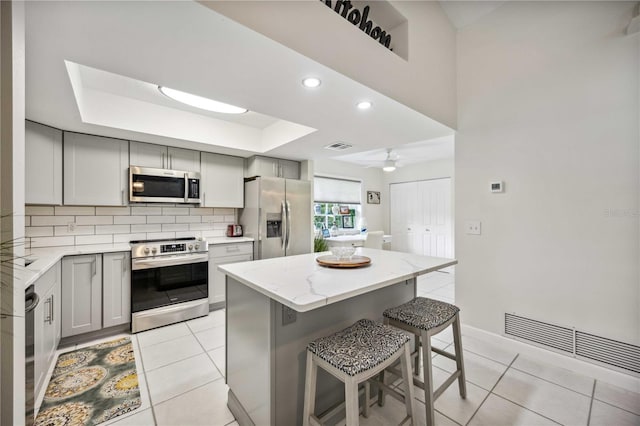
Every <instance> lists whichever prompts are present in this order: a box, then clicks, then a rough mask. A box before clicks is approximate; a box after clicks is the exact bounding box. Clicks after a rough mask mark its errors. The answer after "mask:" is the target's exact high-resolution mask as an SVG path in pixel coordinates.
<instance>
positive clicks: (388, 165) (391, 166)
mask: <svg viewBox="0 0 640 426" xmlns="http://www.w3.org/2000/svg"><path fill="white" fill-rule="evenodd" d="M395 169H396V162H395V161H393V160H386V161H385V162H384V166H383V167H382V170H384V171H385V172H392V171H394V170H395Z"/></svg>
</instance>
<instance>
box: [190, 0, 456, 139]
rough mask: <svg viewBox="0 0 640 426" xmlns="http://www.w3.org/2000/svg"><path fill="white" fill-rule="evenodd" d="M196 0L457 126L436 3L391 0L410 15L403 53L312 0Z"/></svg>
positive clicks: (448, 49)
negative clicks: (406, 56) (406, 51)
mask: <svg viewBox="0 0 640 426" xmlns="http://www.w3.org/2000/svg"><path fill="white" fill-rule="evenodd" d="M201 3H203V4H205V5H206V6H207V7H210V8H211V9H213V10H215V11H217V12H219V13H222V14H223V15H226V16H228V17H229V18H231V19H233V20H235V21H237V22H239V23H240V24H242V25H245V26H247V27H249V28H251V29H253V30H255V31H258V32H260V33H262V34H264V35H265V36H267V37H269V38H271V39H273V40H275V41H277V42H279V43H281V44H283V45H285V46H287V47H289V48H291V49H293V50H295V51H297V52H299V53H302V54H303V55H305V56H307V57H309V58H311V59H313V60H315V61H318V62H320V63H321V64H323V65H326V66H328V67H329V68H332V69H334V70H336V71H338V72H339V73H341V74H344V75H346V76H347V77H350V78H352V79H354V80H356V81H358V82H360V83H362V84H364V85H365V86H368V87H370V88H372V89H374V90H376V91H378V92H380V93H382V94H384V95H387V96H389V97H391V98H393V99H395V100H397V101H398V102H401V103H403V104H405V105H407V106H410V107H411V108H413V109H415V110H416V111H419V112H421V113H423V114H425V115H427V116H428V117H430V118H432V119H434V120H437V121H439V122H441V123H443V124H445V125H447V126H449V127H451V128H455V126H456V80H455V70H456V55H455V48H456V46H455V29H454V28H453V26H452V25H451V23H450V22H449V20H448V18H447V17H446V15H445V13H444V11H443V10H442V8H441V7H440V5H439V3H438V2H435V1H391V2H389V3H390V4H391V5H393V7H395V8H396V10H397V11H398V12H400V13H401V14H402V15H403V16H404V17H405V18H406V19H407V20H408V47H409V50H408V60H404V59H402V58H401V57H399V56H397V55H396V54H394V53H392V52H390V51H389V50H388V49H386V48H385V47H383V46H380V44H379V43H378V42H377V41H375V40H373V39H371V37H369V36H368V35H366V34H365V33H363V32H362V31H361V30H360V29H359V28H357V27H355V26H354V25H352V24H351V23H349V22H348V21H346V20H345V19H344V18H342V17H341V16H339V15H338V14H337V13H335V12H334V11H333V10H331V9H329V8H328V7H327V6H325V4H324V3H323V2H319V1H317V0H304V1H207V2H205V1H203V2H201ZM333 4H334V5H335V3H333Z"/></svg>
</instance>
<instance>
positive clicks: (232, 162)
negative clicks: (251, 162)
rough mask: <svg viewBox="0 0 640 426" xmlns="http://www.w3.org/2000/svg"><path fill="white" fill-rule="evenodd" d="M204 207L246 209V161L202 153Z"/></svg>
mask: <svg viewBox="0 0 640 426" xmlns="http://www.w3.org/2000/svg"><path fill="white" fill-rule="evenodd" d="M201 173H202V180H201V183H202V190H201V191H202V206H203V207H237V208H241V207H244V159H243V158H240V157H232V156H229V155H220V154H211V153H209V152H203V153H202V170H201Z"/></svg>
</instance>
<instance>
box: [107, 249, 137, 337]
mask: <svg viewBox="0 0 640 426" xmlns="http://www.w3.org/2000/svg"><path fill="white" fill-rule="evenodd" d="M128 322H131V253H130V252H122V253H104V254H103V255H102V326H103V327H105V328H106V327H111V326H114V325H120V324H126V323H128Z"/></svg>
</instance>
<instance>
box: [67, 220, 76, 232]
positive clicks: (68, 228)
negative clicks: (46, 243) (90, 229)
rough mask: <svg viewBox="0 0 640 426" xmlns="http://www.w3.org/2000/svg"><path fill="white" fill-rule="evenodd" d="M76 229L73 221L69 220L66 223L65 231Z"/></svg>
mask: <svg viewBox="0 0 640 426" xmlns="http://www.w3.org/2000/svg"><path fill="white" fill-rule="evenodd" d="M75 230H76V224H75V222H69V223H67V232H73V231H75Z"/></svg>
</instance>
